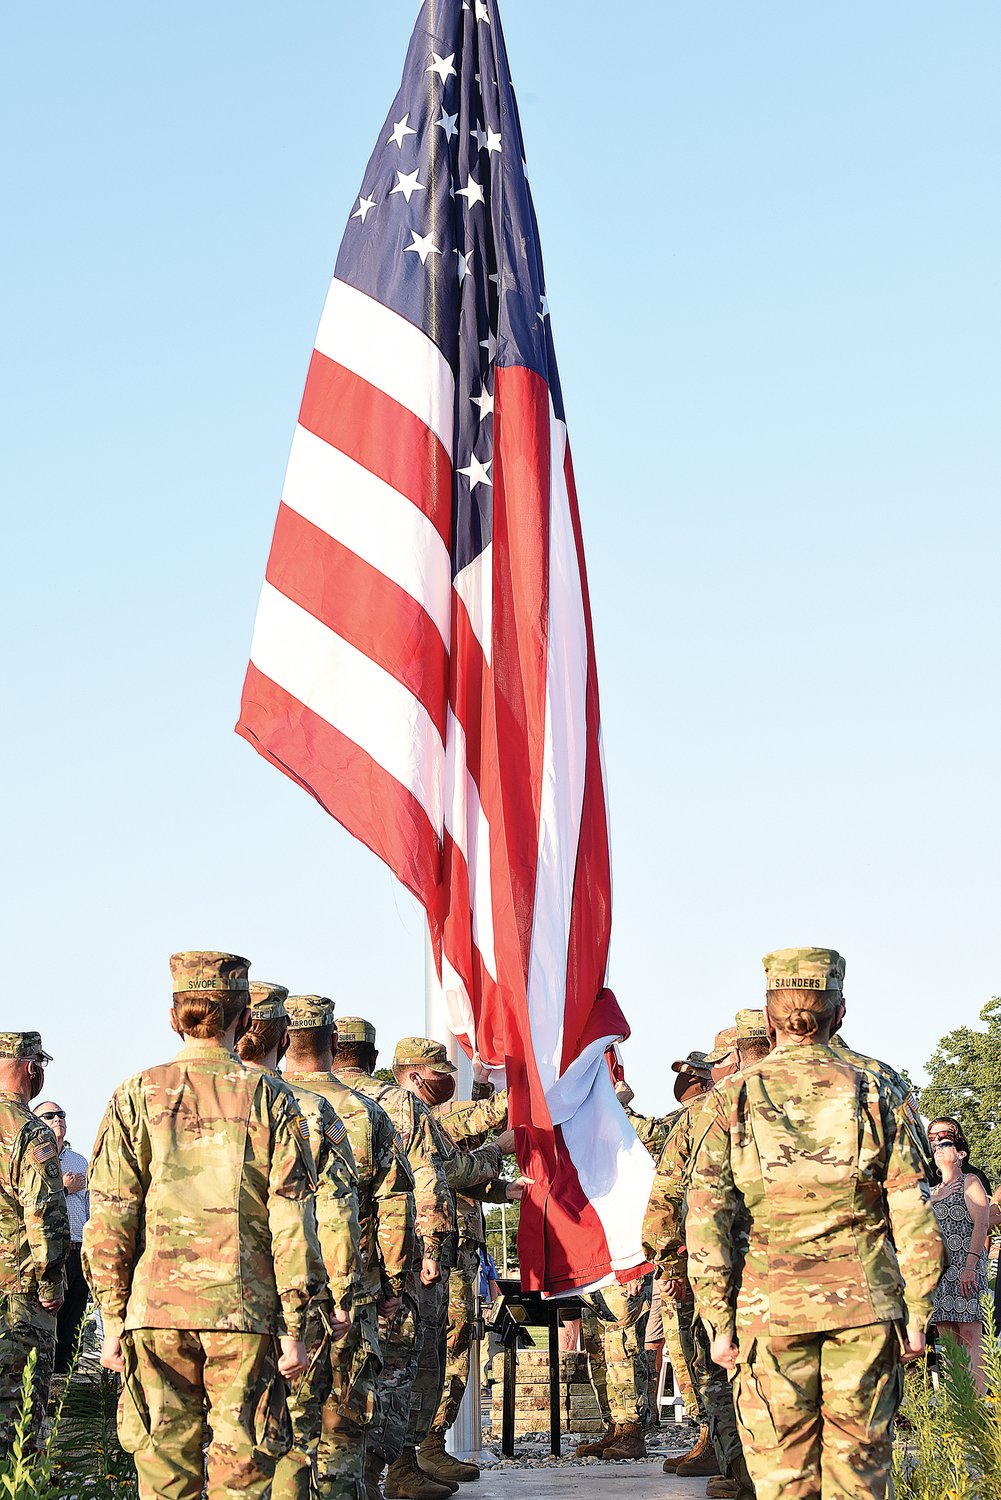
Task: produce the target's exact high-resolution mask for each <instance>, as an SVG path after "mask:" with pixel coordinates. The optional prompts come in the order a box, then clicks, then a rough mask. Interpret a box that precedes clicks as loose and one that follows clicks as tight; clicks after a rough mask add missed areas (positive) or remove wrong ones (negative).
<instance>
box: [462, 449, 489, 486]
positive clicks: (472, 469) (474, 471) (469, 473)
mask: <svg viewBox="0 0 1001 1500" xmlns="http://www.w3.org/2000/svg"><path fill="white" fill-rule="evenodd" d="M492 463H493V459H492V458H488V459H487V461H486V463H485V464H482V463H480V460H479V459H478V458H477V457H476V454H475V453H471V454H470V455H469V465H468V467H467V468H465V469H459V470H458V471H457V472H458V473H460V474H465V476H466V478H467V479H468V480H469V488H470V489H471V490H475V488H476V486H477V485H478V484H489V485H490V487H491V489H492V488H493V483H494V482H493V480H492V479H491V478H490V465H491V464H492Z"/></svg>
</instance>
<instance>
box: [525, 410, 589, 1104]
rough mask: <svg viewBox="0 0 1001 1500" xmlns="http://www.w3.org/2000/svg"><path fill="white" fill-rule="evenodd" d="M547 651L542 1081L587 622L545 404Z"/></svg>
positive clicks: (574, 833)
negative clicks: (547, 531)
mask: <svg viewBox="0 0 1001 1500" xmlns="http://www.w3.org/2000/svg"><path fill="white" fill-rule="evenodd" d="M549 432H550V438H549V442H550V454H549V469H550V502H549V657H548V660H547V663H546V741H545V749H544V753H543V767H542V787H541V794H542V805H541V815H540V823H539V860H538V866H537V870H536V882H535V912H534V918H533V924H532V951H531V958H530V962H529V974H528V1014H529V1021H530V1023H531V1028H532V1043H533V1046H534V1048H535V1055H536V1058H537V1059H538V1064H539V1076H540V1078H541V1081H542V1087H543V1089H545V1090H546V1091H547V1092H548V1090H549V1088H550V1086H551V1084H553V1083H554V1082H555V1080H556V1078H557V1077H558V1076H559V1072H560V1063H561V1053H562V1050H563V1020H564V1011H565V1007H566V988H567V950H568V947H569V942H570V917H571V912H572V907H573V888H574V875H575V873H576V869H577V845H578V843H579V840H580V820H581V814H582V810H583V805H584V777H585V769H586V761H587V701H586V695H587V629H586V623H585V619H584V599H583V594H582V592H581V584H580V569H579V567H578V563H577V548H576V544H575V542H574V534H573V526H572V523H571V518H570V497H569V494H568V492H567V483H566V474H565V472H564V468H563V457H564V453H565V452H566V428H565V427H564V425H563V423H562V422H558V421H557V420H556V416H555V414H554V412H553V410H552V403H550V423H549Z"/></svg>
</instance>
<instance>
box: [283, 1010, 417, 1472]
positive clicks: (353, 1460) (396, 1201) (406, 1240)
mask: <svg viewBox="0 0 1001 1500" xmlns="http://www.w3.org/2000/svg"><path fill="white" fill-rule="evenodd" d="M286 1008H287V1010H288V1014H289V1025H290V1027H291V1028H292V1029H293V1030H296V1029H303V1030H308V1029H310V1028H311V1027H315V1026H322V1025H325V1024H327V1023H326V1020H325V1017H326V1016H327V1015H328V1014H330V1015H332V1013H333V1007H332V1006H331V1007H330V1008H329V1011H328V1009H327V1007H326V1006H323V1007H317V1005H316V1003H315V1000H314V998H313V997H310V996H298V995H297V996H292V997H290V999H289V1000H288V1001H287V1002H286ZM343 1024H344V1023H342V1027H343ZM363 1039H364V1038H360V1040H363ZM285 1076H286V1082H288V1083H289V1084H290V1085H291V1086H292V1087H293V1088H295V1089H296V1090H297V1091H301V1092H303V1093H304V1092H305V1091H307V1090H308V1091H309V1092H310V1093H312V1094H314V1095H322V1097H323V1098H324V1099H325V1100H326V1101H327V1102H328V1103H329V1104H330V1105H331V1106H332V1108H333V1109H334V1110H335V1112H336V1114H337V1116H338V1118H339V1119H340V1121H341V1122H342V1124H343V1126H344V1129H345V1130H346V1131H347V1136H348V1141H349V1143H350V1146H351V1151H352V1155H353V1157H354V1162H355V1167H356V1170H357V1174H358V1209H359V1221H360V1228H361V1256H360V1259H361V1270H360V1274H359V1277H358V1280H357V1283H356V1286H355V1292H354V1301H353V1304H352V1323H351V1329H350V1331H349V1332H348V1334H347V1335H346V1337H345V1338H344V1339H343V1340H342V1341H341V1342H340V1343H339V1344H338V1345H337V1346H336V1347H335V1350H334V1360H333V1371H332V1375H333V1379H332V1384H331V1389H330V1391H329V1394H328V1396H327V1399H326V1402H325V1404H324V1405H323V1410H322V1431H321V1436H320V1442H319V1449H318V1455H317V1459H318V1481H317V1489H318V1494H319V1496H320V1497H321V1500H334V1497H337V1500H341V1497H345V1500H355V1497H356V1496H363V1495H364V1484H365V1479H364V1464H365V1435H366V1430H367V1428H368V1427H369V1426H370V1424H371V1423H372V1421H373V1419H374V1417H375V1414H376V1409H377V1386H378V1379H379V1372H380V1370H381V1368H382V1351H381V1349H380V1346H379V1330H378V1313H377V1308H376V1304H377V1303H378V1302H380V1301H381V1300H383V1298H389V1297H397V1296H400V1295H401V1294H402V1291H403V1286H404V1282H405V1279H406V1275H407V1272H408V1271H409V1269H410V1267H411V1263H412V1261H413V1255H414V1229H413V1201H412V1198H413V1194H412V1189H413V1174H412V1173H411V1171H410V1168H409V1166H408V1164H407V1163H406V1162H405V1161H404V1160H403V1158H402V1157H401V1156H400V1155H399V1153H398V1152H397V1150H396V1132H395V1130H394V1129H393V1125H392V1123H391V1121H390V1119H389V1116H388V1115H387V1114H386V1112H385V1110H384V1109H381V1108H380V1107H379V1105H377V1104H375V1103H373V1101H372V1100H371V1099H366V1098H365V1097H364V1095H362V1094H359V1093H355V1092H354V1091H353V1090H352V1089H349V1088H348V1087H347V1086H346V1084H344V1083H342V1081H341V1080H340V1079H339V1078H336V1077H334V1075H333V1074H332V1073H301V1074H291V1073H286V1075H285Z"/></svg>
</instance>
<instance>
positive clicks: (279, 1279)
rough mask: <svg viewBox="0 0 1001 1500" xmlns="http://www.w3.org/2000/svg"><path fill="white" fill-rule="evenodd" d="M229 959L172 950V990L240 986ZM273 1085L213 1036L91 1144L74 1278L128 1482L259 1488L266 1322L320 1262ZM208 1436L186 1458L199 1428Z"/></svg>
mask: <svg viewBox="0 0 1001 1500" xmlns="http://www.w3.org/2000/svg"><path fill="white" fill-rule="evenodd" d="M247 967H248V966H247V961H246V959H240V958H237V957H235V956H234V955H232V954H214V953H206V954H202V953H196V954H175V955H174V957H173V958H172V959H171V973H172V975H173V978H174V991H175V996H179V995H180V994H182V993H188V992H190V993H192V994H195V995H198V996H206V997H207V998H209V999H210V1000H211V999H215V1000H217V1001H218V1000H220V998H222V997H225V995H226V994H227V992H242V993H246V991H247ZM315 1189H316V1179H315V1177H314V1175H313V1162H312V1159H311V1156H310V1152H309V1147H308V1143H307V1140H306V1131H305V1125H304V1122H303V1120H302V1117H301V1115H300V1114H299V1112H298V1111H297V1109H296V1108H295V1105H294V1103H293V1100H292V1097H291V1094H290V1093H289V1091H288V1090H287V1089H285V1088H284V1087H283V1086H281V1085H279V1084H277V1083H276V1081H275V1080H274V1079H272V1078H270V1077H269V1076H268V1075H267V1074H266V1073H264V1072H262V1071H261V1070H260V1069H251V1068H247V1067H245V1066H244V1064H243V1063H242V1062H241V1061H240V1059H239V1058H238V1057H236V1056H235V1055H234V1054H233V1053H232V1052H230V1051H229V1050H228V1049H227V1048H226V1047H224V1046H223V1045H222V1043H221V1042H219V1041H195V1040H189V1041H187V1042H186V1044H185V1046H184V1048H183V1049H182V1051H181V1052H180V1053H179V1054H178V1056H177V1057H176V1058H175V1059H174V1060H173V1061H172V1062H169V1063H165V1064H163V1065H162V1066H159V1067H154V1068H147V1069H145V1070H144V1071H143V1072H142V1073H137V1074H136V1075H135V1076H134V1077H132V1078H130V1079H128V1080H127V1081H126V1082H125V1083H123V1084H121V1085H120V1087H119V1088H118V1089H117V1090H116V1091H115V1094H114V1097H113V1098H112V1100H111V1103H110V1104H109V1105H108V1109H107V1112H106V1113H105V1116H104V1121H103V1123H102V1125H101V1129H100V1132H99V1134H98V1138H97V1143H96V1146H95V1148H94V1164H93V1166H92V1168H91V1176H90V1194H91V1216H90V1219H89V1221H88V1223H87V1225H86V1228H85V1230H84V1238H83V1259H84V1265H85V1268H86V1274H87V1280H88V1282H89V1284H90V1287H91V1290H92V1291H93V1293H94V1297H95V1300H96V1301H97V1304H98V1306H99V1308H100V1310H101V1314H102V1317H103V1319H104V1327H105V1332H106V1334H108V1335H111V1336H112V1337H114V1336H118V1335H121V1336H122V1357H123V1359H124V1361H125V1376H124V1382H123V1392H122V1397H121V1401H120V1403H119V1414H118V1420H119V1435H120V1437H121V1441H122V1446H123V1447H124V1448H126V1449H127V1450H128V1451H130V1452H132V1453H133V1454H134V1455H135V1460H136V1467H137V1469H138V1471H139V1485H140V1494H141V1495H142V1496H144V1497H153V1496H165V1495H170V1496H171V1497H172V1500H198V1497H200V1496H201V1495H202V1492H203V1483H204V1478H205V1469H206V1467H207V1475H208V1478H207V1495H208V1496H209V1497H210V1500H237V1497H238V1496H240V1497H250V1500H254V1497H259V1500H263V1497H264V1496H266V1495H267V1494H269V1493H270V1489H271V1478H272V1474H273V1472H274V1467H275V1460H276V1459H277V1458H278V1457H279V1456H280V1455H281V1454H283V1453H285V1452H286V1451H287V1450H288V1448H289V1445H290V1442H291V1432H290V1427H289V1421H288V1411H287V1408H286V1403H285V1390H284V1382H283V1381H282V1379H281V1377H280V1375H279V1374H278V1372H277V1366H276V1363H275V1335H276V1334H287V1335H288V1336H290V1337H293V1338H303V1337H304V1335H305V1324H306V1316H307V1312H308V1309H309V1306H310V1304H311V1303H312V1301H313V1299H314V1298H316V1297H319V1296H322V1295H324V1294H325V1291H326V1273H325V1271H324V1267H323V1260H322V1258H321V1254H320V1245H319V1240H318V1238H317V1231H316V1210H315V1204H314V1192H315ZM209 1429H210V1430H211V1441H210V1442H209V1444H208V1451H207V1454H204V1456H203V1449H204V1447H205V1442H206V1438H207V1436H208V1430H209Z"/></svg>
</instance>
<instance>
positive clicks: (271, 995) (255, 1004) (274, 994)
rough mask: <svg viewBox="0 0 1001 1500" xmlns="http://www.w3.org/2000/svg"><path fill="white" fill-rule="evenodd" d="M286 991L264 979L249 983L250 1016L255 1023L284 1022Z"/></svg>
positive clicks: (282, 987)
mask: <svg viewBox="0 0 1001 1500" xmlns="http://www.w3.org/2000/svg"><path fill="white" fill-rule="evenodd" d="M287 998H288V990H287V989H286V988H285V986H284V985H283V984H271V983H269V981H268V980H266V979H252V980H251V981H250V1014H251V1016H252V1018H253V1019H254V1020H255V1021H284V1020H285V1001H286V999H287Z"/></svg>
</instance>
